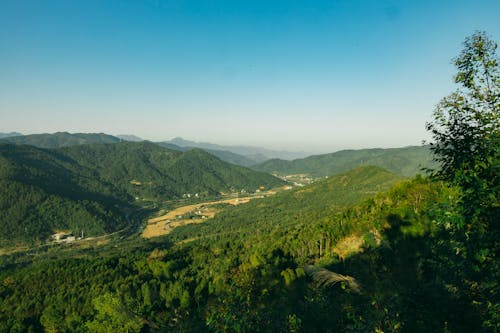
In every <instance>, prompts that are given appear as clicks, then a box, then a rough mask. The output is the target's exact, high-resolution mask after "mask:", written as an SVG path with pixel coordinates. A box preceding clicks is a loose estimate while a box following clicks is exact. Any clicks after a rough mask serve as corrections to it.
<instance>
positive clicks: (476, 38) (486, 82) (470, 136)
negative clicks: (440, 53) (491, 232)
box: [427, 32, 500, 222]
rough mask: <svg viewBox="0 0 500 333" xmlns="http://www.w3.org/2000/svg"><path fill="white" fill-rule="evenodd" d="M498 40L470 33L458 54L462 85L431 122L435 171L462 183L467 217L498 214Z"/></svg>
mask: <svg viewBox="0 0 500 333" xmlns="http://www.w3.org/2000/svg"><path fill="white" fill-rule="evenodd" d="M496 48H497V44H496V43H495V42H494V41H493V40H491V39H490V38H489V37H488V36H487V35H486V33H484V32H476V33H475V34H473V35H472V36H470V37H468V38H466V40H465V42H464V49H463V50H462V52H461V54H460V55H459V56H458V57H457V58H455V59H454V64H455V66H456V68H457V70H458V72H457V74H456V75H455V83H457V84H458V85H459V88H458V89H457V91H455V92H454V93H452V94H450V95H449V96H447V97H445V98H443V99H442V100H441V102H440V103H439V105H438V106H437V108H436V110H435V112H434V120H433V121H432V122H429V123H427V129H428V130H429V131H430V132H431V133H432V136H433V139H434V142H432V143H431V150H432V152H433V153H434V157H435V160H436V161H437V162H439V163H440V169H438V170H436V171H435V172H434V175H435V176H437V177H438V178H440V179H443V180H446V181H449V182H451V183H452V184H454V185H458V186H459V187H460V188H461V190H462V192H463V195H462V197H463V198H462V199H463V208H464V215H465V217H466V219H467V220H468V222H472V220H475V219H477V218H478V217H479V218H481V217H487V218H492V217H493V216H494V215H493V214H494V213H495V212H496V213H498V208H499V197H500V185H499V184H500V178H499V171H500V167H499V165H500V118H499V111H500V68H499V60H498V57H497V55H496Z"/></svg>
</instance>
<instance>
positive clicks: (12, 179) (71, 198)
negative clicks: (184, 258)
mask: <svg viewBox="0 0 500 333" xmlns="http://www.w3.org/2000/svg"><path fill="white" fill-rule="evenodd" d="M127 201H128V196H127V195H126V194H125V193H123V192H120V191H119V190H118V189H117V188H115V187H113V186H112V185H111V184H107V183H103V182H100V181H99V180H98V179H94V178H92V177H91V172H90V170H87V169H85V168H82V167H81V166H80V165H78V164H76V163H75V162H74V161H72V160H69V159H67V157H65V156H62V155H61V154H59V153H57V152H55V151H49V150H43V149H39V148H35V147H30V146H16V145H9V144H0V207H1V209H0V221H1V224H0V246H5V245H13V243H16V242H33V241H36V240H45V239H47V238H48V237H49V236H50V235H51V234H53V233H54V230H69V231H72V232H73V233H74V234H80V232H81V230H82V229H83V230H84V232H85V234H86V235H88V236H92V235H96V234H102V233H104V232H110V231H114V230H117V229H119V228H121V227H123V226H124V225H125V223H126V221H125V219H124V218H123V214H121V213H120V211H119V210H118V208H117V207H126V206H127V205H128V204H127Z"/></svg>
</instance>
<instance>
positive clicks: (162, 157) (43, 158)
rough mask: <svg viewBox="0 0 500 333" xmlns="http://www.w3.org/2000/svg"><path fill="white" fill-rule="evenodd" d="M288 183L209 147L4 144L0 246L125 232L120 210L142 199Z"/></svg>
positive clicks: (0, 165) (1, 152)
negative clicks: (71, 234) (62, 235)
mask: <svg viewBox="0 0 500 333" xmlns="http://www.w3.org/2000/svg"><path fill="white" fill-rule="evenodd" d="M280 184H282V181H281V180H279V179H277V178H275V177H273V176H270V175H268V174H265V173H259V172H256V171H253V170H250V169H246V168H243V167H238V166H234V165H231V164H228V163H225V162H223V161H221V160H219V159H218V158H216V157H214V156H212V155H210V154H208V153H206V152H204V151H202V150H196V149H194V150H189V151H186V152H179V151H172V150H168V149H165V148H161V147H159V146H157V145H155V144H153V143H148V142H141V143H133V142H121V143H116V144H88V145H81V146H72V147H66V148H61V149H53V150H49V149H41V148H36V147H33V146H27V145H11V144H0V185H1V188H0V207H3V209H2V210H0V221H1V230H0V246H1V242H2V241H4V242H6V241H7V240H11V241H21V242H25V241H34V240H43V239H46V238H47V237H48V236H49V235H50V234H52V233H53V232H54V231H55V230H58V229H63V230H66V229H69V230H73V231H78V230H81V229H85V232H86V234H87V235H96V234H102V233H104V232H110V231H114V230H117V229H118V228H120V227H123V226H124V223H125V221H124V217H123V213H120V212H119V211H118V208H119V207H121V208H123V207H127V206H130V205H131V202H133V201H134V198H136V199H149V200H167V199H173V198H181V197H183V196H184V195H187V194H190V195H195V194H196V193H198V195H199V197H205V196H214V195H219V193H220V192H222V191H224V192H229V191H232V190H235V191H241V190H243V189H245V190H246V191H255V190H256V189H258V188H259V187H261V186H264V187H266V188H269V187H273V186H276V185H280Z"/></svg>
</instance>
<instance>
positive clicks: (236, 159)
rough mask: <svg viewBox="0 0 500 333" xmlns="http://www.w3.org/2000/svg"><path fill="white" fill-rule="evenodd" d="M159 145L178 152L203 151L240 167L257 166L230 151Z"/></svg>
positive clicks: (252, 161)
mask: <svg viewBox="0 0 500 333" xmlns="http://www.w3.org/2000/svg"><path fill="white" fill-rule="evenodd" d="M157 144H158V145H159V146H161V147H164V148H168V149H173V150H178V151H188V150H191V149H203V150H204V151H206V152H207V153H210V154H211V155H214V156H216V157H218V158H220V159H221V160H223V161H224V162H228V163H231V164H235V165H240V166H244V167H250V166H252V165H254V164H255V160H253V159H251V158H248V157H245V156H243V155H239V154H235V153H232V152H230V151H228V150H216V149H207V148H193V147H189V146H186V147H180V146H177V145H175V144H173V143H167V142H158V143H157Z"/></svg>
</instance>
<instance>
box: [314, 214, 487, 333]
mask: <svg viewBox="0 0 500 333" xmlns="http://www.w3.org/2000/svg"><path fill="white" fill-rule="evenodd" d="M387 222H388V223H389V225H390V227H389V228H388V229H386V231H385V232H384V235H383V237H384V241H383V243H382V245H381V246H380V247H378V248H373V249H366V250H365V251H364V252H363V253H359V254H356V255H353V256H351V257H349V258H347V259H346V260H345V261H343V262H341V263H337V264H334V265H331V266H330V267H327V268H328V269H329V270H330V271H332V272H337V273H340V274H345V275H349V276H352V277H354V278H355V279H356V280H357V282H358V283H359V284H360V285H361V288H362V290H361V293H360V294H356V293H353V292H349V291H348V290H343V289H345V288H328V289H323V291H322V292H323V294H324V295H323V296H325V297H326V299H327V300H328V301H327V302H324V304H322V309H321V310H320V312H319V313H318V312H317V313H315V314H314V316H315V317H316V318H315V320H314V322H316V323H318V322H319V323H321V327H315V329H316V330H317V331H325V330H326V331H329V330H331V329H332V328H333V327H336V328H338V329H339V330H344V331H345V327H347V326H349V327H353V328H351V329H352V330H353V331H356V330H358V331H364V330H366V329H367V328H368V327H372V328H373V327H376V328H379V329H381V330H382V331H384V332H473V331H477V329H478V327H481V324H480V321H479V318H478V316H477V315H476V313H475V311H474V310H473V309H472V307H471V305H470V301H468V300H466V299H463V298H460V296H459V295H458V292H457V289H456V287H454V286H453V285H452V284H449V281H453V276H454V275H455V274H454V273H455V272H453V271H451V269H452V268H450V267H445V265H443V263H444V262H446V257H445V255H443V256H439V255H437V254H436V248H437V247H436V244H435V243H436V239H435V238H431V237H429V235H423V236H414V235H410V234H409V233H408V232H405V227H407V226H409V225H410V223H409V222H408V221H405V220H404V219H402V218H401V217H400V216H398V215H389V216H388V217H387ZM445 281H446V282H445ZM343 287H345V286H343ZM332 304H333V305H332ZM317 310H318V309H315V311H317ZM322 312H323V313H324V315H323V316H321V314H320V313H322ZM358 324H359V325H360V326H359V327H358V328H356V325H358Z"/></svg>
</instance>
